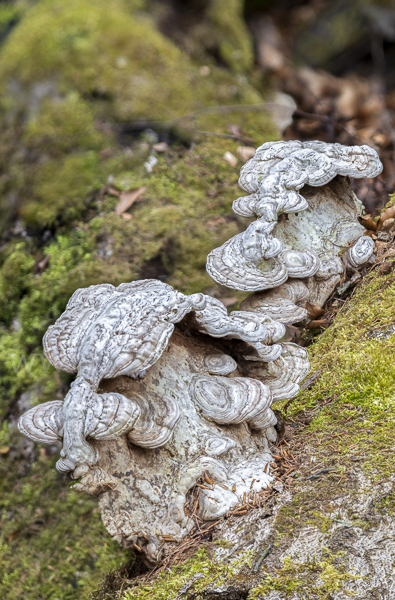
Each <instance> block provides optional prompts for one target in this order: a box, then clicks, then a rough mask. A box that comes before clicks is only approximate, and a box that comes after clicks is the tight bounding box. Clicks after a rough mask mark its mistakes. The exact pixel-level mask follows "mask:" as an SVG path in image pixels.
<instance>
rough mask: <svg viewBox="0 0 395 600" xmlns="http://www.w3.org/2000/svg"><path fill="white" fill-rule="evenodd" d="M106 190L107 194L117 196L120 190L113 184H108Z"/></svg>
mask: <svg viewBox="0 0 395 600" xmlns="http://www.w3.org/2000/svg"><path fill="white" fill-rule="evenodd" d="M106 192H107V194H110V196H116V197H117V198H119V196H120V195H121V192H122V190H120V189H119V188H117V187H116V186H115V185H109V186H107V188H106Z"/></svg>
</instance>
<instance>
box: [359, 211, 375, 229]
mask: <svg viewBox="0 0 395 600" xmlns="http://www.w3.org/2000/svg"><path fill="white" fill-rule="evenodd" d="M358 221H359V222H360V223H361V225H363V226H364V227H365V229H367V230H368V231H376V229H377V223H375V222H374V221H373V219H372V217H371V216H370V215H361V216H359V217H358Z"/></svg>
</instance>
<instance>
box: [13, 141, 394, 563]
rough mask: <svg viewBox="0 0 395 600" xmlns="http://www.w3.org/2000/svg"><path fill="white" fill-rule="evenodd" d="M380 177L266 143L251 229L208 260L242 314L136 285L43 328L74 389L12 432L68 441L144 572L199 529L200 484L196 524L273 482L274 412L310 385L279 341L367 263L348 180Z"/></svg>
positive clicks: (103, 293) (97, 293)
mask: <svg viewBox="0 0 395 600" xmlns="http://www.w3.org/2000/svg"><path fill="white" fill-rule="evenodd" d="M381 169H382V166H381V163H380V161H379V158H378V155H377V153H376V152H375V150H373V149H371V148H369V147H368V146H353V147H345V146H341V145H340V144H325V143H323V142H303V143H302V142H299V141H291V142H269V143H266V144H263V146H261V147H259V148H258V149H257V150H256V152H255V155H254V157H253V158H252V159H251V160H249V161H248V162H247V163H246V164H245V165H244V167H243V168H242V170H241V175H240V180H239V184H240V186H241V188H242V189H243V190H245V191H246V192H248V194H249V195H247V196H243V197H241V198H239V199H238V200H236V201H235V202H234V204H233V210H234V211H235V212H236V213H237V214H239V215H242V216H245V217H253V218H255V220H254V221H253V222H252V223H251V224H250V225H249V227H248V228H247V229H246V231H244V233H240V234H238V235H236V236H235V237H233V238H232V239H230V240H229V241H227V242H226V243H225V244H224V245H223V246H221V247H220V248H217V249H215V250H213V251H212V252H211V253H210V254H209V256H208V260H207V270H208V272H209V274H210V275H211V276H212V278H213V279H214V280H215V281H216V282H218V283H220V284H222V285H225V286H228V287H230V288H233V289H236V290H243V291H249V292H251V294H250V295H249V296H248V297H247V298H246V299H245V300H244V301H243V302H242V303H241V305H240V309H239V310H237V311H233V312H231V313H230V314H228V312H227V309H226V308H225V306H224V305H223V304H222V303H221V302H220V300H218V299H215V298H212V297H210V296H207V295H204V294H193V295H191V296H186V295H184V294H182V293H180V292H178V291H176V290H174V289H173V288H172V287H171V286H169V285H167V284H165V283H163V282H161V281H156V280H142V281H135V282H132V283H124V284H122V285H120V286H118V287H117V288H115V287H114V286H112V285H109V284H102V285H95V286H91V287H89V288H86V289H79V290H77V291H76V292H75V293H74V294H73V296H72V297H71V299H70V300H69V303H68V305H67V308H66V310H65V312H64V313H63V314H62V316H61V317H60V318H59V319H58V320H57V321H56V323H55V324H54V325H52V326H51V327H50V328H49V329H48V331H47V333H46V335H45V337H44V340H43V342H44V352H45V355H46V357H47V358H48V360H49V361H50V363H51V364H52V365H53V366H54V367H55V368H57V369H59V370H61V371H66V372H68V373H76V374H77V377H76V379H75V381H74V382H73V383H72V385H71V388H70V391H69V392H68V394H67V396H66V397H65V399H64V400H63V401H58V400H55V401H53V402H47V403H44V404H39V405H38V406H35V407H34V408H31V409H30V410H29V411H27V412H26V413H25V414H24V415H22V417H21V418H20V421H19V428H20V430H21V432H22V433H24V434H25V435H27V436H28V437H30V438H31V439H33V440H35V441H37V442H47V443H53V442H54V441H58V440H61V441H62V450H61V452H60V455H61V456H60V459H59V460H58V462H57V469H58V470H59V471H61V472H63V473H69V474H70V476H71V477H72V478H73V479H75V480H77V482H76V487H77V488H78V489H80V490H84V491H86V492H88V493H90V494H93V495H97V496H98V502H99V508H100V513H101V517H102V520H103V523H104V525H105V527H106V528H107V530H108V532H109V533H110V535H111V536H112V537H113V538H114V539H116V540H117V541H118V542H120V543H122V544H124V545H126V546H133V545H136V546H138V547H139V548H141V550H142V552H143V553H144V555H145V559H146V560H147V561H148V562H149V563H151V564H154V563H156V562H157V561H159V560H160V559H161V558H162V557H163V556H164V555H165V553H166V552H167V551H168V546H169V544H170V542H169V540H175V541H181V540H182V539H183V538H185V536H186V535H187V534H188V533H189V531H190V530H191V529H192V527H193V526H194V522H193V520H192V519H191V518H190V516H189V515H188V511H187V510H186V508H185V504H186V501H187V496H188V492H189V491H190V490H191V489H192V488H193V487H194V486H195V484H196V482H197V481H198V480H199V479H200V478H201V477H202V475H203V474H205V476H206V477H208V479H209V481H211V482H212V483H211V484H210V485H206V486H204V487H203V488H200V493H199V504H198V509H197V515H198V516H199V517H200V518H201V519H203V520H214V519H217V518H219V517H221V516H222V515H224V514H225V513H226V512H227V511H229V510H231V509H234V508H235V507H237V506H238V505H240V504H241V503H242V501H243V498H245V497H246V495H249V496H251V494H259V492H261V491H262V490H264V489H266V488H267V487H268V486H270V484H271V482H272V481H273V477H272V476H271V475H270V463H271V462H272V460H273V458H272V455H271V452H270V444H271V443H273V442H275V440H276V430H275V428H274V425H275V424H276V417H275V415H274V413H273V411H272V408H271V407H272V405H273V403H275V402H276V401H278V400H284V399H290V398H293V397H294V396H296V395H297V394H298V391H299V384H300V382H301V381H302V380H303V379H304V378H305V377H306V375H307V373H308V370H309V362H308V356H307V352H306V350H305V349H304V348H302V347H301V346H299V345H297V344H294V343H290V342H285V341H283V340H284V339H287V326H288V325H291V324H294V323H306V322H307V321H308V318H309V317H308V310H307V308H306V306H309V304H308V303H310V305H313V306H316V307H317V306H318V307H322V306H323V304H324V303H325V301H326V300H327V298H328V297H329V296H330V294H331V293H332V292H333V290H334V289H335V287H336V286H337V285H338V283H339V282H340V279H341V277H342V276H343V274H344V273H345V272H348V273H349V274H350V273H352V272H353V271H355V270H357V269H358V268H359V267H361V266H362V265H364V264H366V263H367V262H368V261H369V260H371V258H372V254H373V251H374V242H373V240H372V239H371V237H369V236H368V235H364V233H365V231H366V230H365V228H364V227H363V226H362V225H361V224H360V223H359V221H358V217H360V216H361V215H362V213H363V207H362V205H361V203H360V201H359V200H358V199H357V198H356V196H355V194H354V193H353V190H352V187H351V182H350V177H369V178H371V177H375V176H376V175H378V174H379V173H380V171H381ZM204 488H206V489H204ZM172 547H174V544H172Z"/></svg>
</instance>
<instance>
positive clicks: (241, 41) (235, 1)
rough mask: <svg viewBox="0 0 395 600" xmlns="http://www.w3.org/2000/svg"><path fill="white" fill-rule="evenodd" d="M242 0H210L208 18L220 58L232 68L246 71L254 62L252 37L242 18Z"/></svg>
mask: <svg viewBox="0 0 395 600" xmlns="http://www.w3.org/2000/svg"><path fill="white" fill-rule="evenodd" d="M243 7H244V2H243V0H230V1H229V0H211V2H210V4H209V8H208V15H207V16H208V18H209V20H210V21H211V22H212V24H213V26H214V31H213V35H214V39H215V37H217V38H219V39H218V46H219V52H220V56H221V58H222V59H223V60H224V61H225V62H226V63H227V64H228V65H229V66H231V67H232V68H234V69H236V70H239V71H246V70H247V71H248V69H251V67H252V65H253V63H254V54H253V48H252V39H251V37H250V35H249V32H248V29H247V26H246V24H245V21H244V19H243Z"/></svg>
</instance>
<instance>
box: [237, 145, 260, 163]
mask: <svg viewBox="0 0 395 600" xmlns="http://www.w3.org/2000/svg"><path fill="white" fill-rule="evenodd" d="M236 152H237V154H238V155H239V156H240V158H241V160H242V161H243V162H246V161H247V160H249V159H250V158H252V157H253V156H254V154H255V148H252V147H251V146H238V147H237V150H236Z"/></svg>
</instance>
